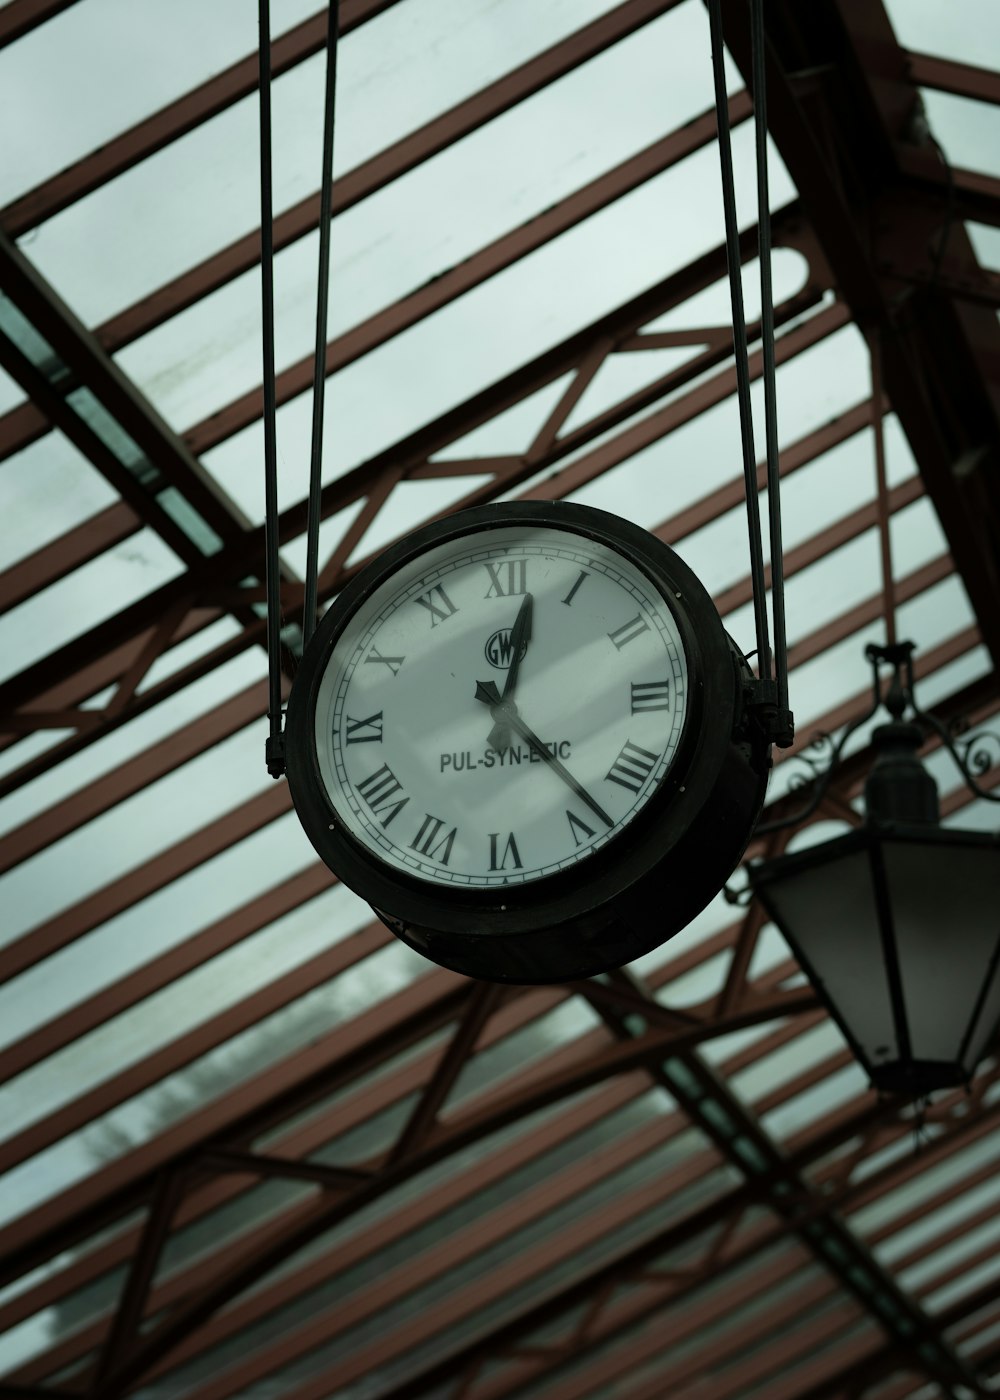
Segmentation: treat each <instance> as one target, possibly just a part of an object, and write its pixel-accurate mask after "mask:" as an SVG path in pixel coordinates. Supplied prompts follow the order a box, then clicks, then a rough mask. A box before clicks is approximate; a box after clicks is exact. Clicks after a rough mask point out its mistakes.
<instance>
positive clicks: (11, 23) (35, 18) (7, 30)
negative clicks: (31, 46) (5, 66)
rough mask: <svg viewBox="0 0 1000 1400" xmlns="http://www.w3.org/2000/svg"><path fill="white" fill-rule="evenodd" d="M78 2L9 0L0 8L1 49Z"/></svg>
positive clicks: (68, 0) (75, 0)
mask: <svg viewBox="0 0 1000 1400" xmlns="http://www.w3.org/2000/svg"><path fill="white" fill-rule="evenodd" d="M76 3H77V0H8V3H7V4H6V5H4V6H3V8H2V9H0V49H2V48H6V46H7V45H8V44H13V43H15V42H16V41H17V40H18V39H20V38H21V37H22V36H23V35H25V34H30V32H31V31H32V29H37V28H38V26H39V25H40V24H44V23H45V21H46V20H48V19H53V18H54V17H55V16H56V15H58V14H61V13H62V11H63V10H68V9H69V7H70V6H71V5H75V4H76Z"/></svg>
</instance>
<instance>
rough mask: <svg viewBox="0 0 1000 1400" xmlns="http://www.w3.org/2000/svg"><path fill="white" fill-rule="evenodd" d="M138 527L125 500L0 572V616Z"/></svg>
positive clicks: (140, 524) (94, 557)
mask: <svg viewBox="0 0 1000 1400" xmlns="http://www.w3.org/2000/svg"><path fill="white" fill-rule="evenodd" d="M141 528H142V520H141V519H140V517H139V516H138V515H137V514H136V512H135V511H134V510H133V509H132V508H131V506H129V505H128V504H127V503H126V502H125V501H117V502H116V503H115V504H114V505H111V506H106V507H105V509H104V510H102V511H98V513H97V514H96V515H92V516H91V517H90V518H89V519H88V520H84V521H82V522H81V523H80V524H79V525H76V526H74V527H73V529H71V530H67V531H66V533H65V534H63V535H60V536H59V538H58V539H56V540H53V541H52V543H51V544H47V545H44V546H43V547H42V548H41V549H36V550H35V551H34V553H33V554H28V555H26V556H25V558H23V559H21V560H19V561H18V562H17V563H16V564H12V565H11V566H10V568H8V569H4V570H3V572H2V573H0V614H2V613H5V612H7V611H9V609H10V608H16V607H17V605H18V604H19V603H23V602H25V601H26V599H28V598H31V597H33V596H34V595H35V594H36V593H41V591H42V589H44V588H48V587H49V585H50V584H53V583H57V582H58V581H59V579H61V578H65V577H66V575H67V574H70V573H72V572H73V570H74V569H79V568H80V567H81V565H83V564H87V563H89V562H90V560H91V559H96V557H97V556H98V555H99V554H103V553H104V551H105V550H107V549H113V548H114V546H115V545H116V544H121V542H122V540H127V539H128V538H129V537H130V536H131V535H134V534H135V533H136V531H138V530H140V529H141Z"/></svg>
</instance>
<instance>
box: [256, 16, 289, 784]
mask: <svg viewBox="0 0 1000 1400" xmlns="http://www.w3.org/2000/svg"><path fill="white" fill-rule="evenodd" d="M258 22H259V27H260V41H259V52H260V240H261V258H260V271H261V310H262V318H263V337H262V339H263V355H264V557H265V579H266V585H267V587H266V593H267V675H268V699H267V717H268V720H269V722H270V729H269V733H268V738H267V744H266V747H265V757H266V762H267V771H268V772H269V773H270V775H271V777H272V778H280V777H281V775H282V774H283V773H284V771H285V755H284V736H283V734H282V712H281V580H280V561H279V558H278V449H277V432H276V426H275V419H276V413H275V384H274V217H273V209H272V193H271V14H270V5H269V0H258Z"/></svg>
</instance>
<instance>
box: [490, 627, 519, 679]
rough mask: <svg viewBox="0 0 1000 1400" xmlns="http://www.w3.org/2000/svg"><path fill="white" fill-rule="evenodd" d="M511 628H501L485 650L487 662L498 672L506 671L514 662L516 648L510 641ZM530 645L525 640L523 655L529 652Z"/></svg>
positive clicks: (491, 637)
mask: <svg viewBox="0 0 1000 1400" xmlns="http://www.w3.org/2000/svg"><path fill="white" fill-rule="evenodd" d="M510 634H511V628H509V627H501V628H500V631H499V632H494V633H493V634H492V636H490V638H489V639H488V641H487V643H486V646H485V648H484V650H485V652H486V660H487V661H488V662H489V663H490V665H491V666H494V667H495V668H496V669H497V670H498V671H506V670H507V668H508V666H509V665H510V663H511V662H512V661H513V660H514V648H513V647H512V646H511V640H510ZM527 647H528V643H527V639H525V641H524V643H523V644H522V646H521V655H522V656H523V655H524V653H525V651H526V650H527Z"/></svg>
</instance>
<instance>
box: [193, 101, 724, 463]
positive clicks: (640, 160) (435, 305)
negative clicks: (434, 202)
mask: <svg viewBox="0 0 1000 1400" xmlns="http://www.w3.org/2000/svg"><path fill="white" fill-rule="evenodd" d="M750 110H751V108H750V100H749V98H748V97H747V95H746V93H742V92H741V93H737V94H736V95H735V96H734V97H732V98H731V99H730V102H729V111H730V121H731V122H732V123H733V125H735V124H736V123H737V122H740V121H745V120H746V118H747V117H748V116H749V115H750ZM714 138H715V112H714V110H713V111H711V112H706V113H705V114H704V115H703V116H701V117H698V118H696V119H695V120H694V121H693V122H689V123H688V124H687V125H686V126H683V127H681V128H680V129H679V130H677V131H675V132H673V133H671V135H669V136H665V137H663V138H662V139H661V140H659V141H655V142H654V143H653V144H652V145H650V146H647V147H646V149H645V150H643V151H640V152H639V153H638V154H637V155H634V156H631V157H629V158H628V159H627V160H625V161H623V162H622V163H621V164H620V165H617V166H615V167H614V168H613V169H612V170H609V171H607V172H605V173H604V174H603V175H600V176H598V177H597V178H596V179H595V180H592V181H591V182H590V183H589V184H587V185H585V186H583V188H582V189H579V190H576V191H575V192H574V193H573V194H571V195H568V196H566V197H565V198H564V199H562V200H560V201H559V202H558V203H557V204H554V205H552V206H550V208H548V209H546V210H545V211H544V212H543V213H541V214H538V215H536V217H535V218H533V219H529V220H528V221H527V223H525V224H522V225H521V226H520V227H518V228H515V229H513V230H511V231H510V232H508V233H504V234H502V235H501V236H500V237H499V238H497V239H495V240H494V241H493V242H492V243H489V244H487V245H486V246H485V247H483V248H480V249H479V251H478V252H476V253H473V254H472V255H471V256H470V257H468V258H466V259H465V260H464V261H462V262H460V263H458V264H456V266H455V267H453V268H450V269H449V270H448V271H446V272H443V273H441V275H440V276H438V277H435V278H433V279H432V280H431V281H430V282H427V283H425V284H424V285H423V286H422V287H418V288H417V289H416V290H415V291H413V292H411V293H410V294H409V295H408V296H405V297H403V298H401V300H400V301H398V302H395V303H394V304H393V305H391V306H388V307H385V308H384V309H383V310H381V311H378V312H376V313H375V314H374V315H372V316H370V317H369V318H368V319H367V320H366V321H363V322H361V323H360V324H359V325H357V326H354V327H352V329H351V330H349V331H345V332H344V333H343V334H342V335H340V336H337V337H335V338H334V339H333V340H331V341H330V342H329V343H328V345H327V348H326V373H327V375H332V374H335V373H336V372H337V371H338V370H341V369H344V368H345V367H346V366H347V365H349V364H353V363H354V361H356V360H359V359H360V358H361V357H362V356H363V355H367V354H369V353H370V352H371V351H372V350H374V349H376V347H377V346H379V345H382V344H383V343H384V342H385V341H387V340H390V339H392V337H394V336H397V335H400V334H401V333H402V332H403V331H405V330H407V329H409V328H410V327H411V326H414V325H416V324H417V322H418V321H421V320H424V319H425V318H426V317H428V316H431V315H433V314H434V312H436V311H440V310H441V309H442V308H444V307H445V306H447V305H449V303H451V302H453V301H456V300H457V299H458V298H459V297H461V296H464V295H465V294H466V293H467V292H470V291H472V290H473V289H474V288H475V287H479V286H482V284H483V283H484V282H487V281H489V279H490V278H491V277H495V276H496V275H497V274H498V273H500V272H502V271H504V269H505V268H508V267H511V266H512V265H513V264H514V263H516V262H518V261H520V259H522V258H525V257H527V256H528V254H529V253H532V252H534V251H535V250H537V249H538V248H541V247H543V246H544V245H545V244H546V243H548V242H550V241H551V240H552V239H555V238H558V237H559V235H560V234H563V233H566V232H568V231H569V230H570V229H572V228H575V227H576V225H578V224H580V223H582V222H583V221H584V220H585V219H588V218H590V217H591V216H592V215H594V214H596V213H598V212H599V211H600V210H602V209H604V208H606V207H607V206H608V205H610V204H613V203H614V202H615V201H616V200H619V199H622V198H623V197H624V196H625V195H627V194H629V193H630V192H631V191H632V190H635V189H637V188H639V186H640V185H643V184H645V183H646V182H647V181H649V180H652V179H654V178H655V177H656V176H657V175H660V174H662V173H663V172H664V171H665V170H669V169H670V167H671V166H673V165H676V164H678V163H679V162H680V161H682V160H684V159H685V158H686V157H687V156H690V155H693V154H694V153H695V152H696V151H698V150H700V149H702V147H704V146H706V145H707V144H708V143H709V142H710V141H712V140H714ZM312 374H313V359H312V356H311V355H306V356H303V357H302V358H301V359H300V360H298V361H296V362H295V363H294V364H292V365H290V366H289V367H288V368H287V369H284V370H282V371H281V373H280V374H279V375H278V377H277V381H276V384H275V393H276V398H277V403H278V405H279V407H280V406H281V405H282V404H285V403H288V402H289V401H290V400H291V399H293V398H297V397H298V395H299V394H302V393H304V392H305V391H306V390H307V389H308V388H309V386H310V385H311V383H312ZM263 411H264V394H263V389H262V388H259V387H258V388H255V389H252V390H250V391H249V392H248V393H246V394H243V395H241V397H240V398H239V399H236V400H235V401H233V402H232V403H229V404H226V405H225V406H223V407H222V408H220V409H218V410H217V411H216V412H215V413H213V414H211V416H210V417H208V418H206V419H203V420H202V421H201V422H200V423H195V424H193V425H192V426H191V427H189V428H188V429H187V430H186V431H185V433H184V441H185V442H186V443H187V445H188V447H189V448H190V449H191V451H192V452H194V453H197V454H198V455H201V454H203V453H205V452H208V451H210V450H211V449H212V448H213V447H217V446H218V445H219V443H221V442H224V441H225V440H226V439H227V438H229V437H232V436H233V435H234V434H235V433H238V432H240V431H242V429H244V428H247V427H249V426H250V424H251V423H255V422H257V420H258V419H259V418H260V417H261V415H262V413H263Z"/></svg>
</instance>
